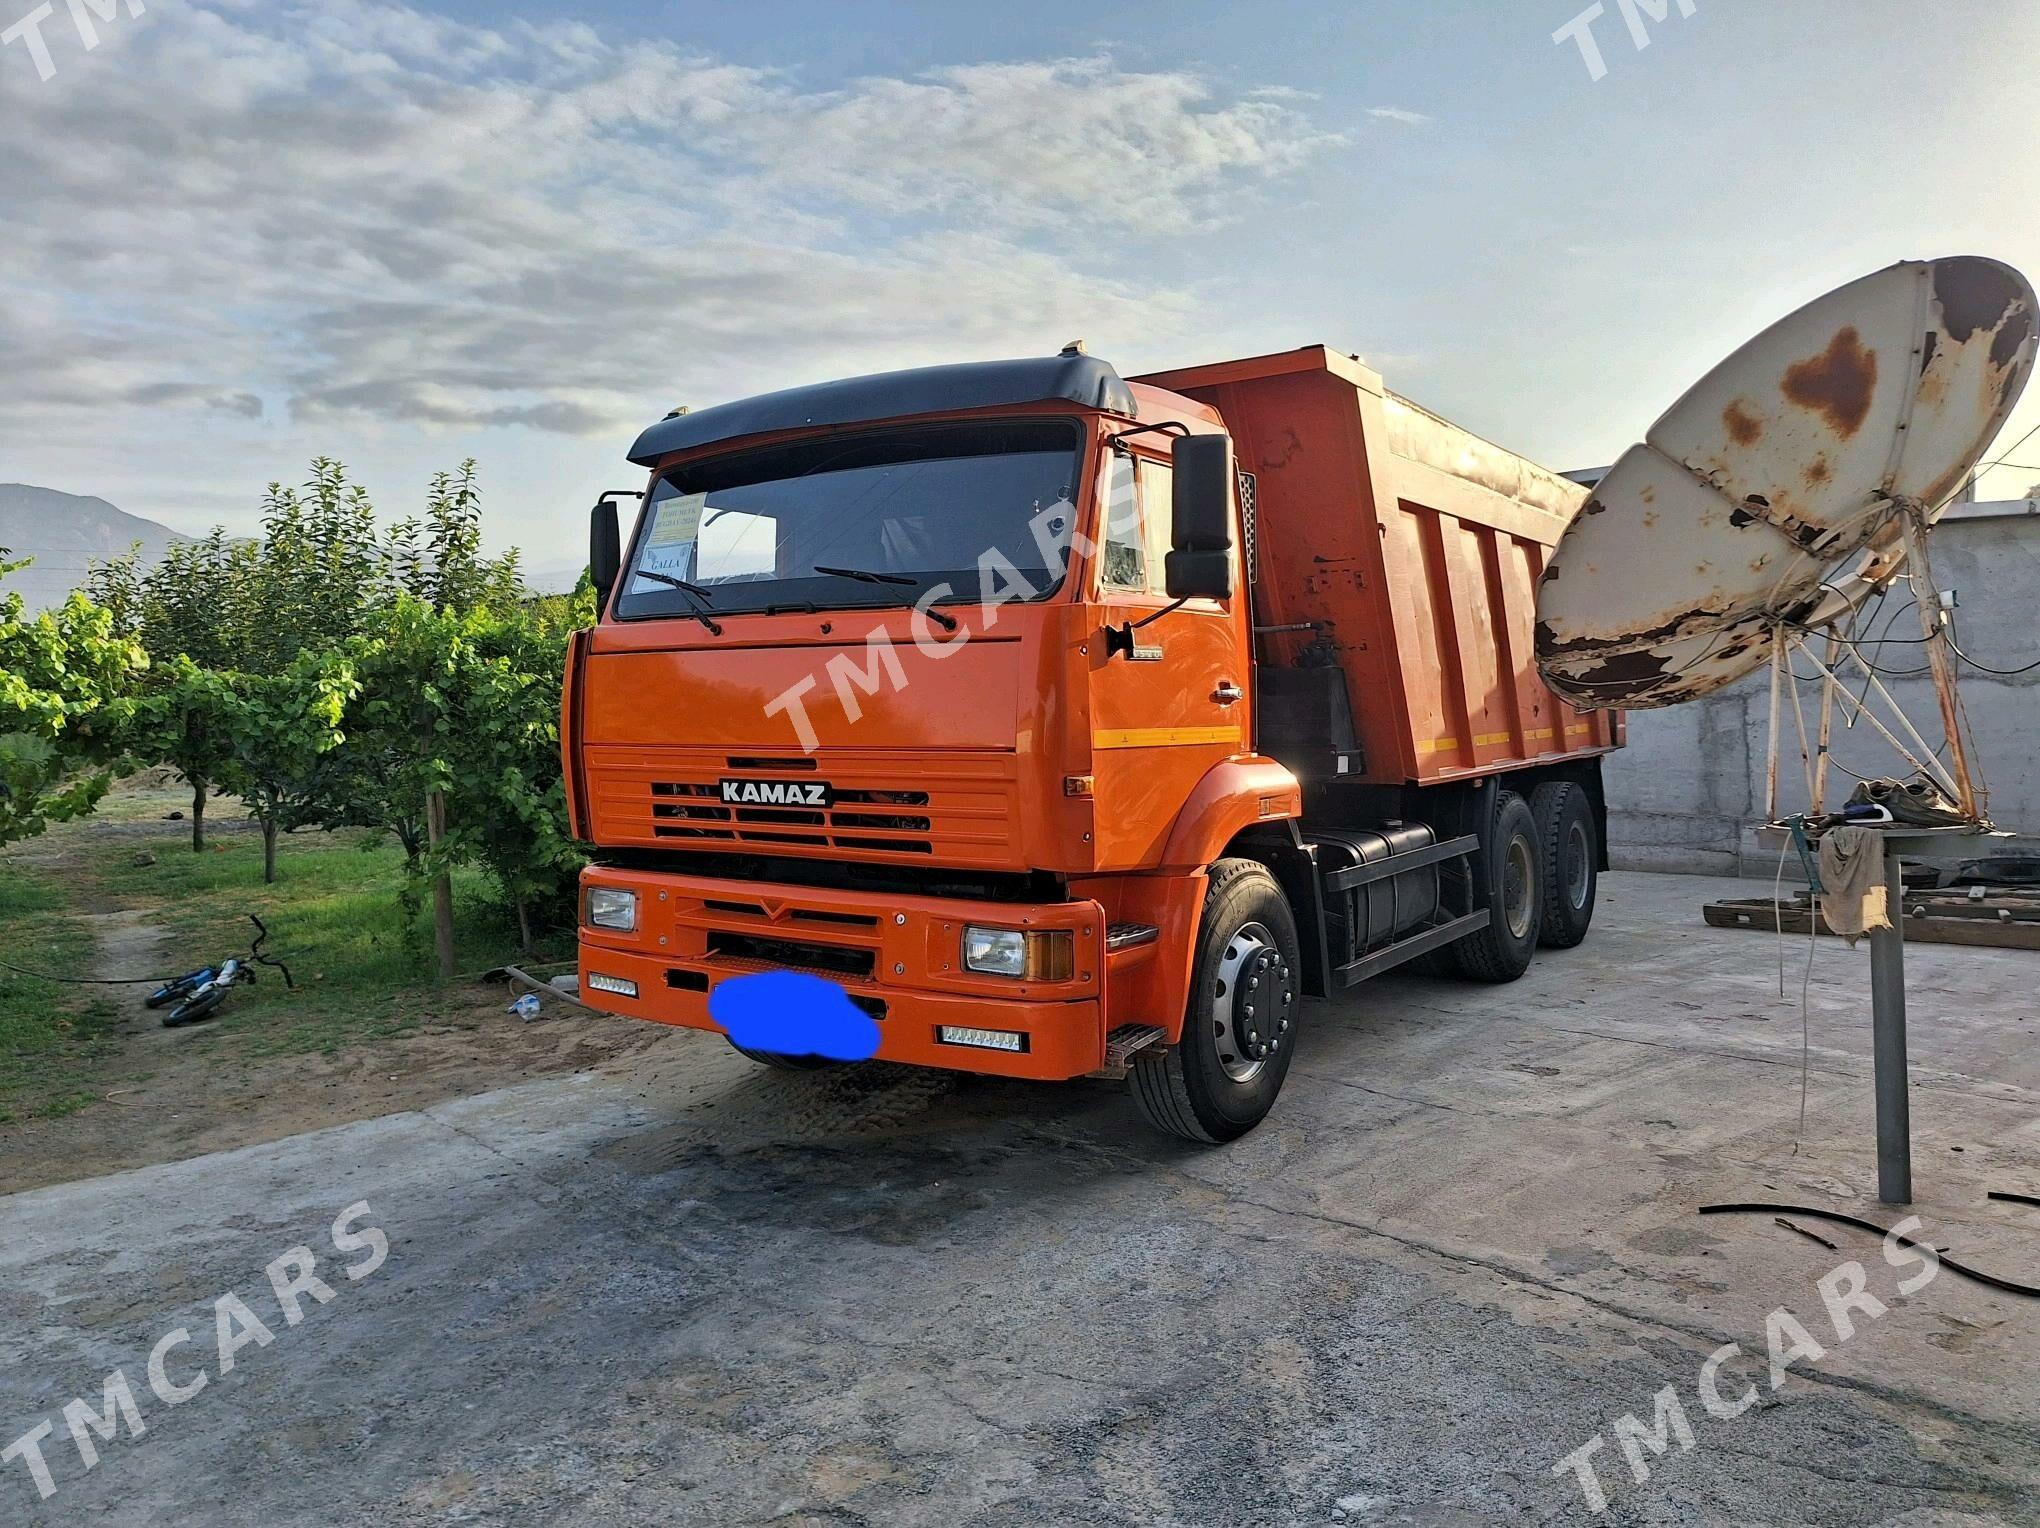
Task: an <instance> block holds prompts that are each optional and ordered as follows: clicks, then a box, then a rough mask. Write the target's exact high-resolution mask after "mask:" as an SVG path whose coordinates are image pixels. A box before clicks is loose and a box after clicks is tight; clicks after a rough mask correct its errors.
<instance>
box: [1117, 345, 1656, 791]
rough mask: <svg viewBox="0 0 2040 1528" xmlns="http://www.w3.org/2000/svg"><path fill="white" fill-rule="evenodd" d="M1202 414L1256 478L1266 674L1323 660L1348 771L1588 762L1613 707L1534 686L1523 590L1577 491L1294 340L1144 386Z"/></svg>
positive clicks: (1540, 567) (1531, 586) (1580, 497)
mask: <svg viewBox="0 0 2040 1528" xmlns="http://www.w3.org/2000/svg"><path fill="white" fill-rule="evenodd" d="M1140 380H1141V381H1142V382H1145V383H1148V384H1151V385H1153V386H1156V387H1160V388H1166V389H1168V390H1169V391H1171V392H1175V393H1180V394H1183V395H1185V396H1186V397H1190V398H1194V399H1196V400H1198V401H1199V402H1202V403H1206V404H1210V405H1211V406H1213V407H1215V408H1216V409H1217V410H1218V412H1219V413H1220V415H1221V416H1223V418H1224V420H1225V424H1226V428H1227V429H1228V431H1230V433H1231V434H1232V437H1233V441H1234V444H1235V448H1236V451H1237V453H1238V460H1239V465H1240V470H1241V471H1242V472H1244V473H1248V474H1251V476H1252V478H1253V482H1254V504H1255V522H1256V525H1255V532H1254V542H1255V546H1254V551H1255V569H1256V578H1255V583H1254V618H1255V624H1256V625H1257V626H1258V627H1262V628H1267V627H1284V626H1297V627H1305V628H1307V629H1303V630H1297V631H1283V632H1275V633H1272V634H1267V635H1264V636H1263V637H1262V638H1261V639H1260V643H1259V661H1260V665H1261V669H1262V671H1263V672H1264V673H1265V672H1266V670H1267V669H1269V668H1270V667H1296V666H1311V665H1313V664H1325V663H1336V664H1337V666H1338V667H1339V668H1340V669H1341V670H1343V671H1344V674H1345V678H1346V688H1347V694H1348V697H1349V699H1350V701H1351V705H1352V712H1353V718H1354V722H1355V726H1356V729H1357V731H1358V734H1359V741H1360V745H1361V748H1360V757H1359V758H1358V759H1357V760H1353V761H1351V764H1352V766H1353V767H1352V768H1351V770H1350V774H1351V777H1352V778H1355V779H1359V780H1364V781H1370V782H1378V783H1383V784H1398V783H1404V782H1416V783H1430V782H1433V781H1442V780H1452V779H1462V778H1467V777H1471V776H1477V775H1483V774H1492V773H1496V772H1499V771H1503V770H1508V769H1514V768H1519V767H1522V766H1526V765H1533V764H1551V763H1554V762H1559V761H1563V760H1566V759H1569V758H1578V757H1583V756H1591V755H1595V754H1600V753H1605V752H1606V751H1608V750H1609V749H1611V748H1615V747H1619V746H1620V745H1621V743H1622V741H1623V725H1624V724H1623V720H1622V717H1621V714H1620V713H1619V712H1613V711H1598V712H1588V711H1579V710H1575V709H1574V708H1573V707H1572V706H1570V705H1567V704H1566V703H1565V702H1564V701H1562V700H1560V699H1559V698H1558V697H1557V696H1556V695H1554V694H1553V693H1552V692H1551V690H1550V689H1549V688H1547V687H1546V686H1545V684H1544V682H1543V681H1542V679H1540V678H1539V677H1538V673H1537V666H1536V662H1535V658H1534V655H1533V650H1532V633H1533V627H1534V625H1535V607H1536V591H1537V581H1538V578H1539V577H1540V576H1541V575H1542V574H1543V572H1544V564H1545V559H1546V557H1547V556H1548V555H1549V553H1550V550H1551V548H1552V547H1553V546H1554V545H1555V544H1556V543H1557V541H1558V538H1559V534H1560V532H1562V531H1563V530H1564V529H1565V527H1566V524H1567V523H1568V522H1569V521H1570V520H1571V518H1572V516H1573V515H1574V514H1575V513H1576V512H1577V511H1578V509H1579V506H1580V504H1581V503H1582V502H1583V501H1584V500H1585V499H1586V497H1587V494H1586V490H1585V489H1583V488H1581V487H1579V486H1578V485H1577V484H1574V483H1571V482H1569V481H1567V480H1566V479H1564V478H1562V477H1559V476H1558V475H1557V474H1555V473H1552V472H1549V471H1546V470H1545V469H1544V468H1542V467H1539V466H1537V465H1536V464H1534V463H1532V462H1529V461H1526V460H1525V459H1523V458H1522V457H1519V456H1516V455H1515V454H1513V453H1511V452H1508V451H1504V450H1502V449H1501V448H1500V447H1498V446H1494V445H1491V444H1489V443H1488V442H1487V441H1484V440H1482V439H1480V438H1479V437H1478V436H1475V435H1472V434H1469V433H1468V432H1466V431H1464V430H1461V429H1459V428H1458V427H1457V426H1455V425H1452V424H1448V423H1447V422H1446V421H1444V420H1442V419H1439V418H1438V417H1437V416H1435V415H1433V414H1431V413H1429V412H1427V411H1426V410H1424V409H1421V408H1419V407H1417V406H1416V405H1415V404H1412V403H1409V402H1407V401H1406V400H1404V399H1401V398H1398V397H1396V396H1395V395H1394V394H1392V393H1389V392H1388V391H1386V390H1385V389H1384V388H1383V387H1382V384H1381V378H1380V377H1379V376H1378V375H1376V374H1375V373H1374V372H1372V371H1370V370H1369V369H1368V368H1367V367H1365V366H1363V365H1361V364H1360V363H1359V362H1357V361H1354V360H1351V359H1349V358H1348V357H1346V356H1343V355H1340V354H1338V353H1337V352H1334V351H1331V350H1327V349H1326V348H1325V347H1324V346H1322V345H1312V346H1308V347H1306V348H1304V349H1301V350H1293V351H1286V352H1284V353H1282V354H1279V355H1269V356H1257V357H1253V358H1250V359H1247V360H1239V361H1224V362H1220V363H1217V364H1215V365H1210V366H1195V367H1189V368H1186V369H1184V370H1181V371H1170V372H1161V373H1157V374H1155V375H1152V376H1147V377H1143V378H1141V379H1140Z"/></svg>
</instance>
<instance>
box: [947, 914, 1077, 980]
mask: <svg viewBox="0 0 2040 1528" xmlns="http://www.w3.org/2000/svg"><path fill="white" fill-rule="evenodd" d="M963 968H964V969H965V970H966V971H977V972H980V973H982V974H983V975H986V976H1012V977H1018V978H1020V979H1022V980H1025V981H1031V982H1063V981H1068V980H1069V979H1070V973H1071V971H1073V970H1074V969H1075V968H1076V961H1075V943H1074V941H1073V939H1072V938H1071V935H1070V931H1069V930H1068V929H1047V930H1044V931H1041V932H1038V933H1028V932H1025V931H1024V930H1021V929H1017V928H975V927H972V928H966V929H965V930H964V931H963Z"/></svg>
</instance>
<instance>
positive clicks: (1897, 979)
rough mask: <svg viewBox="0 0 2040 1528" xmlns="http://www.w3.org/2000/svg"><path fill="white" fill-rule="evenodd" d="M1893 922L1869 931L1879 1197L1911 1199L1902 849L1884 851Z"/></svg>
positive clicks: (1886, 1200) (1890, 1201)
mask: <svg viewBox="0 0 2040 1528" xmlns="http://www.w3.org/2000/svg"><path fill="white" fill-rule="evenodd" d="M1884 887H1885V891H1884V895H1885V900H1886V902H1887V903H1888V904H1889V909H1888V910H1889V912H1890V915H1891V927H1890V928H1888V929H1872V930H1871V931H1870V1037H1871V1038H1870V1049H1871V1056H1872V1058H1873V1062H1874V1065H1875V1068H1876V1074H1877V1197H1878V1199H1879V1200H1880V1201H1882V1202H1883V1203H1885V1204H1911V1203H1912V1111H1911V1107H1910V1105H1909V1103H1908V1101H1907V1098H1906V1061H1905V932H1904V929H1905V883H1904V879H1903V877H1902V876H1901V874H1900V872H1899V860H1898V850H1897V849H1895V848H1887V849H1886V850H1885V854H1884Z"/></svg>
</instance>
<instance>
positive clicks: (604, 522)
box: [588, 499, 623, 611]
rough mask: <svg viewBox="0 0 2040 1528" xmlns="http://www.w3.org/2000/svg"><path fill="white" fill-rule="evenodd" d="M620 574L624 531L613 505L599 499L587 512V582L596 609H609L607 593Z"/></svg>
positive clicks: (609, 500)
mask: <svg viewBox="0 0 2040 1528" xmlns="http://www.w3.org/2000/svg"><path fill="white" fill-rule="evenodd" d="M622 573H623V527H622V525H621V523H620V522H619V521H618V519H617V514H616V501H615V500H614V499H601V500H598V501H597V502H596V505H595V507H594V509H592V510H590V511H589V512H588V581H589V582H590V583H592V584H594V586H595V608H596V610H597V611H603V610H607V609H608V608H609V591H610V590H612V589H614V588H615V587H616V580H617V579H618V578H619V577H620V576H621V575H622Z"/></svg>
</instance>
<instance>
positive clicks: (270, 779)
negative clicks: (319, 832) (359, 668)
mask: <svg viewBox="0 0 2040 1528" xmlns="http://www.w3.org/2000/svg"><path fill="white" fill-rule="evenodd" d="M358 689H359V681H358V680H357V678H356V677H355V671H354V662H353V659H352V658H351V657H349V656H348V655H347V654H346V653H344V652H338V651H325V652H305V653H300V654H299V655H298V656H297V657H296V658H294V659H293V660H292V661H291V663H290V666H289V667H287V668H286V669H285V670H284V671H283V672H282V673H280V674H239V675H235V676H234V677H233V679H232V680H231V681H230V683H229V688H228V691H227V694H228V696H229V699H228V701H227V703H226V705H225V707H224V712H223V715H222V717H221V727H222V731H223V733H224V739H225V757H224V759H223V761H222V762H221V764H220V765H219V778H220V783H221V784H222V785H223V786H224V787H225V789H227V790H228V791H231V792H232V793H233V794H234V795H236V796H239V797H240V798H241V800H242V801H243V802H244V803H245V804H246V805H247V808H248V813H249V815H250V816H252V817H253V818H254V819H255V820H256V821H257V822H259V823H260V824H261V825H262V879H263V881H264V882H265V883H269V882H273V881H274V880H275V879H276V840H277V835H278V834H279V833H288V832H290V831H291V830H292V829H294V828H298V827H303V826H305V825H307V824H308V823H312V822H315V821H317V819H318V815H319V812H320V808H321V805H322V803H323V797H324V794H325V792H326V790H327V789H328V787H329V785H330V779H329V776H328V772H327V770H326V768H325V765H326V763H327V761H328V760H329V759H330V758H331V757H332V754H333V750H334V749H336V748H338V747H339V746H340V743H341V741H342V739H343V736H344V734H343V733H342V732H341V730H340V718H341V716H342V715H343V714H344V712H345V711H346V708H347V703H348V701H349V700H351V699H353V698H354V695H355V693H356V691H357V690H358Z"/></svg>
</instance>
